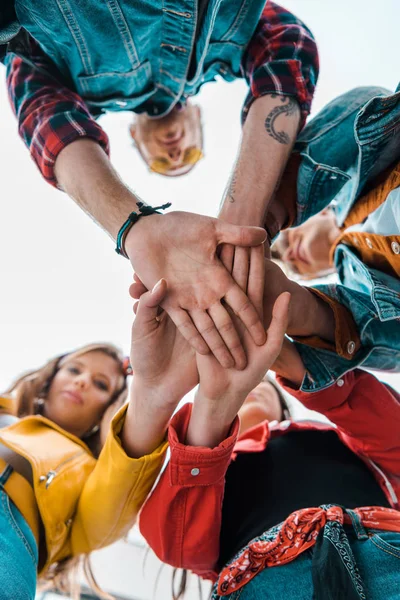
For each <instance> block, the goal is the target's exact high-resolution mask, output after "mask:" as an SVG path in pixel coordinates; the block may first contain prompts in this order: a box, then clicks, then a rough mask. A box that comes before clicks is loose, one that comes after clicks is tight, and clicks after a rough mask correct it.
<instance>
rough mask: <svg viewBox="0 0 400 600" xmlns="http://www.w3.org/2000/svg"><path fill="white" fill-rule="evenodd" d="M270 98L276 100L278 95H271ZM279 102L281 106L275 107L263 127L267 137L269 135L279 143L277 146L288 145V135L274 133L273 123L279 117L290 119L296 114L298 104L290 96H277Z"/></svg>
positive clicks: (278, 132)
mask: <svg viewBox="0 0 400 600" xmlns="http://www.w3.org/2000/svg"><path fill="white" fill-rule="evenodd" d="M271 97H272V98H278V94H271ZM279 99H280V101H281V103H282V104H281V106H275V107H274V108H273V109H272V110H271V112H270V113H269V115H268V116H267V118H266V119H265V122H264V127H265V130H266V132H267V133H268V135H270V136H271V137H272V138H274V140H276V141H277V142H279V144H284V145H288V144H290V142H291V139H290V136H289V134H287V133H286V131H276V129H275V121H276V119H277V118H278V117H279V115H286V116H287V117H291V116H292V115H294V114H296V113H297V111H298V104H297V102H296V100H294V99H293V98H291V97H290V96H279Z"/></svg>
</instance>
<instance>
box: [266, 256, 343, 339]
mask: <svg viewBox="0 0 400 600" xmlns="http://www.w3.org/2000/svg"><path fill="white" fill-rule="evenodd" d="M282 292H290V294H291V301H290V307H289V322H288V327H287V334H288V335H289V336H298V337H307V336H318V337H320V338H322V339H324V340H326V341H328V342H333V341H334V340H335V317H334V313H333V310H332V309H331V308H330V306H329V304H328V303H326V302H324V301H323V300H322V299H321V298H320V297H319V296H317V295H316V294H313V293H312V292H311V291H310V290H309V289H308V288H307V287H305V286H303V285H300V284H298V283H296V282H295V281H292V280H291V279H289V278H288V277H286V275H285V274H284V272H283V271H282V269H280V267H278V265H276V264H275V263H274V262H273V261H271V260H265V287H264V326H268V325H269V320H270V318H271V310H272V306H273V303H274V302H275V300H276V298H277V297H278V296H279V294H281V293H282Z"/></svg>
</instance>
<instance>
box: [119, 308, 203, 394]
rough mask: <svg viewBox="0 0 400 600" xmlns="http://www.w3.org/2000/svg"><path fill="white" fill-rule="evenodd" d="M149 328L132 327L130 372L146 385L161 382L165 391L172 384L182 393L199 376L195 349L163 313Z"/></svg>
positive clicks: (177, 392)
mask: <svg viewBox="0 0 400 600" xmlns="http://www.w3.org/2000/svg"><path fill="white" fill-rule="evenodd" d="M148 329H149V330H148V331H147V332H144V331H141V329H135V323H134V325H133V327H132V343H131V365H132V369H133V373H134V374H135V373H137V374H140V378H141V379H142V381H144V382H145V383H146V384H147V385H148V386H149V387H159V386H162V387H163V389H164V390H165V392H166V394H168V391H169V390H170V389H171V388H172V387H173V389H174V391H175V394H177V395H181V396H182V397H183V396H184V395H185V394H187V393H188V392H189V391H190V390H191V389H192V388H193V387H194V386H195V385H196V383H197V380H198V376H197V369H196V363H195V359H194V351H192V350H191V348H190V346H189V345H188V343H187V342H186V340H185V339H184V338H183V337H182V335H180V333H179V332H178V331H177V329H176V327H175V325H174V323H173V322H172V321H171V319H170V318H169V317H168V315H166V314H165V313H164V314H163V315H162V316H161V317H160V321H158V322H154V323H153V324H152V325H151V327H150V328H148Z"/></svg>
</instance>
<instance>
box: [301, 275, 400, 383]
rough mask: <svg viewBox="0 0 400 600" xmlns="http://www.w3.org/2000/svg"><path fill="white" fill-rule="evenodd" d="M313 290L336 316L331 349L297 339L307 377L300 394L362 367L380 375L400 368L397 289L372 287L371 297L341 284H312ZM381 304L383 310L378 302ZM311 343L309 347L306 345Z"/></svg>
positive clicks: (399, 324)
mask: <svg viewBox="0 0 400 600" xmlns="http://www.w3.org/2000/svg"><path fill="white" fill-rule="evenodd" d="M311 291H312V292H313V293H314V294H316V295H318V296H319V297H320V298H322V299H323V300H324V301H325V302H327V303H328V304H329V305H330V306H331V308H332V310H333V312H334V315H335V346H334V347H332V348H331V349H328V345H325V344H321V343H318V341H317V340H316V339H314V340H313V339H311V340H307V339H304V338H303V339H302V338H296V339H297V341H295V345H296V348H297V350H298V352H299V354H300V356H301V358H302V360H303V363H304V366H305V368H306V371H307V374H306V377H305V379H304V381H303V384H302V388H301V389H302V390H303V391H306V392H316V391H320V390H322V389H324V388H325V387H328V386H329V385H332V384H334V382H335V381H336V380H337V379H338V378H339V377H342V376H343V375H344V374H345V373H347V372H348V371H350V370H354V369H356V368H358V367H360V366H362V367H363V368H365V369H377V370H380V371H399V369H400V321H399V320H398V319H397V318H395V316H396V315H398V314H399V310H400V300H399V294H398V293H397V291H396V288H395V289H393V290H392V289H389V288H388V287H387V286H376V292H374V294H372V296H371V295H370V294H369V293H365V292H362V291H360V290H356V289H353V288H351V287H349V286H347V285H343V284H341V283H326V284H319V285H317V286H314V287H313V288H312V289H311ZM382 297H384V300H385V307H384V309H383V310H381V309H380V308H379V306H378V305H377V299H378V301H379V302H381V301H382ZM310 341H311V345H310Z"/></svg>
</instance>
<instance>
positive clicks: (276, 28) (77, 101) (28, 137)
mask: <svg viewBox="0 0 400 600" xmlns="http://www.w3.org/2000/svg"><path fill="white" fill-rule="evenodd" d="M5 62H6V65H7V83H8V92H9V98H10V101H11V104H12V107H13V109H14V112H15V114H16V115H17V118H18V126H19V132H20V135H21V137H22V139H23V140H24V142H25V143H26V145H27V146H28V148H29V150H30V153H31V156H32V158H33V160H34V161H35V162H36V164H37V166H38V167H39V169H40V171H41V173H42V175H43V177H44V178H45V179H46V180H47V181H48V182H49V183H51V184H52V185H54V186H56V185H57V181H56V178H55V175H54V164H55V161H56V158H57V156H58V154H59V152H60V151H61V150H62V149H63V148H64V147H65V146H67V145H68V144H69V143H71V142H73V141H74V140H76V139H78V138H80V137H89V138H92V139H94V140H96V141H97V142H98V143H99V144H100V145H101V146H102V147H103V148H104V150H105V152H107V153H108V152H109V143H108V137H107V134H106V133H105V132H104V131H103V129H102V128H101V127H100V125H98V124H97V123H96V121H95V119H94V115H92V114H91V113H90V111H89V109H88V107H87V105H86V103H85V101H84V100H83V99H82V98H81V97H80V96H79V95H78V94H76V93H75V92H73V91H72V90H71V89H69V88H68V87H67V84H66V82H64V81H63V78H62V75H61V73H60V72H58V70H57V69H56V68H55V66H54V64H53V63H52V61H51V60H50V59H49V58H48V57H47V56H46V54H45V53H44V52H43V51H42V50H41V48H40V46H39V45H38V44H37V43H36V42H35V41H34V40H33V39H32V38H31V40H30V56H29V61H28V60H24V59H23V58H21V57H20V56H16V55H15V54H10V55H8V57H7V58H6V61H5ZM318 66H319V65H318V52H317V47H316V44H315V41H314V39H313V36H312V34H311V32H310V31H309V30H308V29H307V27H306V26H305V25H304V24H303V23H302V22H301V21H300V20H299V19H297V18H296V17H295V16H294V15H293V14H292V13H290V12H289V11H287V10H285V9H284V8H281V7H280V6H278V5H276V4H274V3H272V2H267V4H266V5H265V8H264V11H263V13H262V16H261V18H260V21H259V24H258V26H257V28H256V31H255V32H254V35H253V37H252V38H251V40H250V43H249V45H248V47H247V49H246V52H245V53H244V56H243V59H242V75H243V77H244V78H245V79H246V81H247V82H248V84H249V88H250V89H249V93H248V95H247V98H246V100H245V103H244V107H243V112H242V120H243V122H244V120H245V117H246V114H247V112H248V110H249V107H250V105H251V103H252V102H253V101H254V99H255V98H258V97H260V96H263V95H265V94H270V93H277V94H283V95H288V96H294V97H295V98H296V99H297V101H298V103H299V106H300V109H301V113H302V124H304V122H305V119H306V117H307V115H308V114H309V112H310V107H311V100H312V97H313V93H314V88H315V84H316V80H317V77H318ZM96 116H98V115H96Z"/></svg>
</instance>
